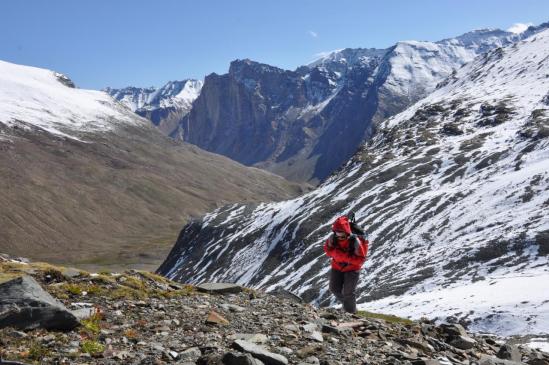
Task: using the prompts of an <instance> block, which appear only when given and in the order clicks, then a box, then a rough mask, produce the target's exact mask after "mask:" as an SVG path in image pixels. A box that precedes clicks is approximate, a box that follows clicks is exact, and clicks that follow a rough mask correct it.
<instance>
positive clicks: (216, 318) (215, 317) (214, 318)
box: [206, 311, 230, 325]
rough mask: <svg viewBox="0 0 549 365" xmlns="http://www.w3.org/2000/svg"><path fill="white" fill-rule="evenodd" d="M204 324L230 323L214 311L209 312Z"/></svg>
mask: <svg viewBox="0 0 549 365" xmlns="http://www.w3.org/2000/svg"><path fill="white" fill-rule="evenodd" d="M206 323H209V324H221V325H227V324H229V323H230V322H229V321H228V320H227V319H225V318H223V317H222V316H221V314H219V313H217V312H215V311H211V312H210V314H209V315H208V318H207V319H206Z"/></svg>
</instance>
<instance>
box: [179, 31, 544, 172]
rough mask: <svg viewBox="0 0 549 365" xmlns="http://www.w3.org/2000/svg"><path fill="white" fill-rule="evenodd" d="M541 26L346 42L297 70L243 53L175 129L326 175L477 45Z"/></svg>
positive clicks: (192, 138)
mask: <svg viewBox="0 0 549 365" xmlns="http://www.w3.org/2000/svg"><path fill="white" fill-rule="evenodd" d="M542 28H543V26H542V27H540V28H539V29H542ZM539 29H538V28H534V27H532V28H531V29H530V30H529V31H527V32H526V33H524V34H522V35H515V34H512V33H509V32H504V31H501V30H480V31H474V32H470V33H466V34H464V35H461V36H459V37H456V38H452V39H445V40H442V41H439V42H416V41H409V42H399V43H397V44H396V45H394V46H392V47H389V48H387V49H345V50H343V51H338V52H334V53H332V54H330V55H329V56H327V57H324V58H322V59H320V60H318V61H316V62H314V63H312V64H310V65H307V66H302V67H299V68H298V69H296V70H295V71H289V70H282V69H280V68H277V67H273V66H270V65H266V64H261V63H258V62H253V61H251V60H248V59H244V60H236V61H234V62H232V63H231V65H230V68H229V72H228V73H227V74H224V75H217V74H211V75H208V76H207V77H206V78H205V80H204V86H203V89H202V91H201V93H200V95H199V96H198V98H197V99H196V101H195V102H194V103H193V106H192V109H191V111H190V112H189V113H188V114H187V115H186V116H185V117H184V118H183V120H182V121H181V123H180V126H179V131H178V132H177V135H176V137H177V138H180V139H182V140H184V141H187V142H190V143H193V144H196V145H198V146H200V147H201V148H204V149H206V150H208V151H212V152H215V153H219V154H222V155H225V156H228V157H230V158H231V159H234V160H236V161H239V162H241V163H243V164H246V165H255V166H258V167H262V168H266V169H268V170H270V171H273V172H275V173H277V174H279V175H282V176H285V177H287V178H290V179H294V180H300V181H303V180H305V181H307V180H310V181H313V182H318V181H322V180H323V179H325V178H326V177H327V176H328V175H330V174H331V173H332V172H333V171H334V170H336V169H337V168H338V167H340V166H341V165H342V164H343V163H344V162H346V161H347V160H348V159H349V158H350V157H351V156H352V155H353V154H354V153H355V152H356V150H357V149H358V147H359V146H360V144H361V143H362V142H363V141H364V139H368V138H370V137H371V136H372V134H373V131H374V129H375V128H376V126H377V125H378V124H379V123H380V122H381V121H383V120H384V119H386V118H387V117H390V116H392V115H394V114H396V113H398V112H400V111H402V110H404V109H405V108H406V107H408V106H410V105H411V104H413V103H414V102H416V101H417V100H419V99H421V98H422V97H424V96H426V95H427V94H428V93H430V92H431V91H433V90H434V89H435V87H436V86H437V84H438V83H440V82H441V81H443V80H444V79H445V78H446V77H447V76H450V75H451V74H452V73H453V72H455V71H456V70H457V69H459V68H460V67H461V66H462V65H463V64H464V63H467V62H470V61H472V60H473V59H474V57H476V56H477V55H479V54H481V53H483V52H486V51H488V50H490V49H493V48H496V47H501V46H505V45H508V44H510V43H512V42H515V41H518V40H519V39H520V38H521V37H524V36H527V35H530V34H532V33H534V32H536V31H539Z"/></svg>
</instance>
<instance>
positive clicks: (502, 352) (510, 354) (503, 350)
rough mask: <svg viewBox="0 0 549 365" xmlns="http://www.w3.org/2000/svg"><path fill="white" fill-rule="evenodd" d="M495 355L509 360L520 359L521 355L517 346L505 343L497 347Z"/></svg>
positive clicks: (518, 360)
mask: <svg viewBox="0 0 549 365" xmlns="http://www.w3.org/2000/svg"><path fill="white" fill-rule="evenodd" d="M496 356H497V357H498V358H500V359H504V360H511V361H517V362H520V361H522V356H521V354H520V351H519V349H518V347H517V346H515V345H509V344H505V345H503V346H501V347H500V348H499V351H498V353H497V354H496Z"/></svg>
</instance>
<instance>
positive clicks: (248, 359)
mask: <svg viewBox="0 0 549 365" xmlns="http://www.w3.org/2000/svg"><path fill="white" fill-rule="evenodd" d="M222 361H223V364H224V365H264V362H263V361H261V360H259V359H256V358H254V357H253V356H252V355H250V354H240V353H234V352H227V353H226V354H225V355H223V359H222Z"/></svg>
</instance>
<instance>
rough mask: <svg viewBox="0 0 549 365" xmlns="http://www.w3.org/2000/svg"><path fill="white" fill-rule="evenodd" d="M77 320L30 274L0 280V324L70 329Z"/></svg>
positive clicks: (4, 325) (18, 326)
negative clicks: (2, 281)
mask: <svg viewBox="0 0 549 365" xmlns="http://www.w3.org/2000/svg"><path fill="white" fill-rule="evenodd" d="M79 325H80V323H79V322H78V319H77V318H76V317H75V316H74V315H73V314H72V313H71V312H70V311H69V310H67V308H65V306H64V305H63V304H62V303H61V302H59V301H57V300H56V299H54V298H53V297H52V296H51V295H50V294H49V293H47V292H46V291H45V290H44V289H42V287H41V286H40V284H38V282H37V281H36V280H34V279H33V278H32V277H30V276H20V277H17V278H14V279H12V280H9V281H6V282H4V283H2V284H0V328H3V327H14V328H16V329H26V330H29V329H34V328H45V329H49V330H62V331H67V330H71V329H73V328H75V327H77V326H79Z"/></svg>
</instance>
